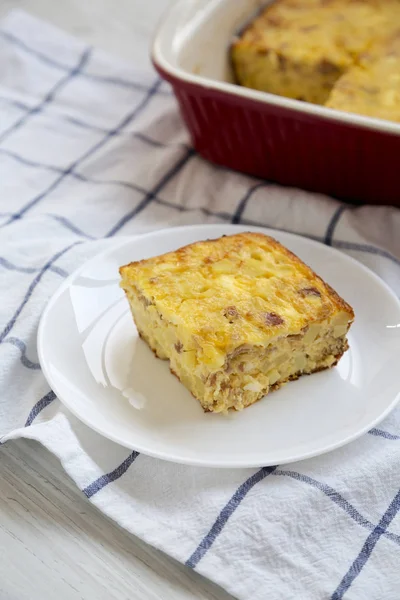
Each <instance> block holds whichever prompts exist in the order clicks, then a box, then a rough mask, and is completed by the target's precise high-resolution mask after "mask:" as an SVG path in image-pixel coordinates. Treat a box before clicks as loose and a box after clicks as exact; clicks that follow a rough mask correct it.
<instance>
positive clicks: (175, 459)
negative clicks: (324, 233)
mask: <svg viewBox="0 0 400 600" xmlns="http://www.w3.org/2000/svg"><path fill="white" fill-rule="evenodd" d="M226 227H227V228H229V229H232V230H234V229H237V230H238V231H242V232H244V231H260V232H262V233H265V235H270V236H271V237H274V234H275V235H276V233H278V234H283V235H284V236H288V237H290V238H296V239H298V238H300V239H302V240H305V241H306V242H307V243H308V244H311V245H312V246H315V247H316V248H318V247H320V246H323V247H325V248H326V249H328V250H329V252H330V253H333V254H334V255H337V256H340V258H341V259H342V260H343V259H344V260H345V261H349V262H350V263H353V265H355V266H356V267H357V268H360V269H361V270H362V271H364V272H365V274H366V275H367V276H368V277H372V279H374V280H375V282H376V283H377V284H378V285H379V286H380V287H381V288H383V290H384V291H385V292H386V293H388V294H389V295H390V296H391V297H392V300H394V301H395V302H396V304H397V306H398V308H399V311H400V299H399V298H398V297H397V296H396V294H395V292H394V291H393V290H392V289H391V287H390V286H389V285H388V284H387V283H386V281H384V280H383V279H381V278H380V277H379V275H377V274H376V273H375V272H374V271H372V270H371V269H370V268H369V267H367V266H366V265H364V264H363V263H361V262H360V261H358V260H357V259H355V258H353V257H351V256H348V255H347V254H345V253H344V252H341V251H340V250H338V249H336V248H333V247H332V246H327V245H326V244H324V243H323V242H319V241H317V240H314V239H312V238H308V237H307V236H306V235H301V234H297V233H293V232H290V231H285V230H280V229H272V228H270V227H262V226H257V225H240V224H233V223H210V224H205V223H202V224H191V225H180V226H175V227H166V228H164V229H160V228H158V229H155V230H152V231H148V232H145V233H137V234H132V235H131V236H123V237H120V238H117V239H115V244H113V245H111V246H109V247H108V248H105V249H104V250H101V251H100V252H98V253H96V254H95V255H94V256H92V257H91V258H89V259H87V260H85V261H84V262H83V263H82V264H81V265H80V266H79V267H78V268H77V269H75V271H73V272H72V273H71V274H70V275H69V276H68V277H67V278H66V279H65V280H64V281H63V282H62V283H61V284H60V285H59V286H58V288H57V289H56V290H55V292H54V293H53V294H52V296H51V297H50V299H49V300H48V302H47V304H46V306H45V308H44V310H43V312H42V315H41V317H40V321H39V326H38V331H37V351H38V360H39V364H40V366H41V369H42V373H43V375H44V377H45V379H46V381H47V383H48V384H49V386H50V388H51V389H52V390H53V391H54V393H55V394H56V396H57V398H58V399H59V401H60V402H61V404H62V405H63V406H64V407H65V408H67V409H68V410H69V411H70V412H71V413H72V414H73V415H74V416H75V417H76V418H77V419H78V420H79V421H80V422H82V423H83V424H84V425H85V426H87V427H89V428H90V429H91V430H92V431H95V432H96V433H98V434H99V435H101V436H103V437H105V438H106V439H109V440H110V441H112V442H114V443H116V444H118V445H120V446H122V447H125V448H128V449H130V450H134V451H137V452H139V453H140V454H143V455H145V456H149V457H151V458H155V459H159V460H164V461H167V462H172V463H175V464H182V465H187V466H194V467H205V468H218V469H221V468H223V469H240V468H242V469H243V468H260V467H265V466H272V465H275V464H279V465H284V464H290V463H295V462H300V461H303V460H307V459H309V458H315V457H316V456H322V455H324V454H327V453H329V452H332V451H334V450H337V449H339V448H341V447H344V446H346V445H348V444H349V443H351V442H353V441H355V440H357V439H358V438H360V437H362V436H363V435H365V434H366V433H368V431H370V429H373V428H374V427H376V425H378V424H379V423H381V422H382V421H383V420H384V419H385V418H386V417H387V416H388V415H389V414H390V413H391V412H392V411H393V410H394V408H395V407H396V405H397V404H398V403H399V401H400V390H399V392H398V393H397V395H396V396H395V397H394V398H393V400H392V401H391V402H390V404H389V405H388V406H387V407H386V409H385V410H384V411H383V412H382V413H381V414H380V415H379V416H378V417H377V418H376V419H374V420H373V421H372V422H371V423H369V424H368V425H366V426H365V427H363V428H361V429H360V430H358V431H356V432H354V433H352V434H350V435H348V436H346V437H345V438H343V439H341V440H338V441H337V442H334V443H332V444H328V445H327V446H326V447H324V448H323V449H318V450H313V451H309V452H303V453H302V454H300V455H299V454H296V455H295V456H290V457H287V458H285V459H283V460H280V461H274V462H270V461H267V462H265V461H260V462H258V461H251V462H248V461H246V460H244V461H242V462H241V461H240V460H236V461H235V462H234V463H229V462H226V461H220V462H219V461H213V462H212V463H211V462H209V461H208V460H207V459H196V458H190V457H189V458H185V457H182V456H180V455H178V456H176V455H175V454H173V453H168V454H167V453H162V452H153V451H152V450H151V449H148V448H147V447H146V446H143V445H142V446H141V445H140V444H139V446H138V445H136V444H133V443H130V442H128V441H125V442H122V441H121V440H120V439H118V436H116V435H114V434H112V433H108V432H106V431H104V430H103V429H102V428H101V427H97V426H96V425H93V423H91V422H90V419H87V418H86V417H85V416H82V415H81V414H80V413H79V411H77V410H75V409H74V408H71V406H70V404H69V402H68V400H65V399H63V397H62V395H60V394H59V393H58V391H57V387H58V386H57V384H55V385H54V379H53V377H52V375H51V373H50V372H49V369H48V368H47V364H46V363H47V361H46V358H45V356H44V355H45V351H44V343H43V336H44V329H45V324H46V319H47V315H48V313H49V311H50V310H51V309H52V308H53V306H54V304H55V303H56V301H57V300H58V298H59V296H60V295H61V294H62V293H63V291H64V290H65V289H67V288H68V287H69V286H70V285H71V283H72V282H73V281H74V280H75V279H76V278H77V277H78V276H79V275H80V273H81V272H82V271H83V270H84V269H86V268H87V267H89V266H90V265H91V263H94V262H95V261H97V260H99V259H101V257H102V256H105V255H107V254H109V253H110V252H113V251H115V250H117V249H118V248H121V247H123V246H124V245H127V244H129V243H130V242H133V241H134V240H137V239H142V238H143V237H152V236H157V235H158V234H160V233H164V232H165V233H171V234H173V233H174V232H179V231H187V230H199V231H202V230H205V231H206V230H207V231H212V230H216V231H218V230H221V228H226ZM220 235H221V234H219V236H220ZM222 235H223V234H222ZM201 239H205V238H200V237H199V240H198V241H201ZM208 239H211V238H208ZM191 243H193V242H191Z"/></svg>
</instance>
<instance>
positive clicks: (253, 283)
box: [120, 233, 354, 412]
mask: <svg viewBox="0 0 400 600" xmlns="http://www.w3.org/2000/svg"><path fill="white" fill-rule="evenodd" d="M120 274H121V278H122V281H121V286H122V288H123V289H124V290H125V293H126V296H127V299H128V301H129V304H130V308H131V312H132V315H133V318H134V321H135V323H136V327H137V329H138V332H139V334H140V336H141V337H142V338H143V339H144V340H145V341H146V342H147V343H148V345H149V346H150V348H151V349H152V350H153V351H154V352H155V354H156V355H157V356H158V357H159V358H161V359H168V360H169V361H170V368H171V371H172V372H173V373H174V374H175V375H176V376H177V377H178V378H179V379H180V381H181V382H182V383H183V384H184V385H185V386H186V387H187V388H188V389H189V390H190V392H191V393H192V394H193V396H194V397H195V398H197V399H198V400H199V402H200V403H201V405H202V407H203V409H204V410H205V411H212V412H226V411H228V410H229V409H232V408H233V409H236V410H241V409H243V408H245V407H246V406H249V405H250V404H253V403H254V402H256V401H257V400H259V399H260V398H262V397H263V396H265V395H266V394H268V393H269V392H270V391H272V390H275V389H277V388H279V387H280V386H281V385H282V384H284V383H286V382H287V381H289V380H291V379H297V378H298V377H299V376H300V375H302V374H309V373H313V372H315V371H320V370H322V369H327V368H330V367H332V366H334V365H335V364H337V362H338V360H339V359H340V357H341V356H342V354H343V353H344V352H345V350H346V349H347V348H348V344H347V339H346V334H347V331H348V329H349V327H350V325H351V323H352V321H353V319H354V313H353V310H352V308H351V307H350V306H349V305H348V304H347V303H346V302H345V301H344V300H342V298H340V297H339V296H338V294H337V293H336V292H335V291H334V290H333V289H332V288H330V287H329V286H328V285H327V284H326V283H324V281H323V280H322V279H321V278H320V277H318V276H317V275H316V274H315V273H314V272H313V271H312V270H311V269H310V268H309V267H308V266H307V265H305V264H304V263H303V262H302V261H301V260H300V259H299V258H297V257H296V256H295V255H294V254H292V253H291V252H290V251H289V250H287V249H286V248H285V247H284V246H282V245H281V244H280V243H279V242H277V241H276V240H274V239H273V238H271V237H268V236H266V235H263V234H259V233H240V234H237V235H232V236H224V237H221V238H219V239H216V240H208V241H203V242H197V243H195V244H191V245H189V246H185V247H183V248H180V249H179V250H176V251H174V252H170V253H168V254H164V255H162V256H156V257H154V258H150V259H147V260H142V261H139V262H134V263H131V264H129V265H126V266H124V267H121V269H120Z"/></svg>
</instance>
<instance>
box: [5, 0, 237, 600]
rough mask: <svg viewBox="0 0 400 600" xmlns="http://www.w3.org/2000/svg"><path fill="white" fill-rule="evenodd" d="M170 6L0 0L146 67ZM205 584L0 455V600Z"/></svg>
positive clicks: (131, 0) (198, 589) (221, 597)
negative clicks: (162, 17) (155, 34)
mask: <svg viewBox="0 0 400 600" xmlns="http://www.w3.org/2000/svg"><path fill="white" fill-rule="evenodd" d="M170 2H171V0H84V2H83V1H82V0H62V1H57V0H56V1H55V0H0V16H2V15H4V14H6V13H7V12H8V11H9V10H11V9H13V8H23V9H25V10H27V11H29V12H31V13H32V14H35V15H37V16H39V17H42V18H44V19H47V20H48V21H50V22H52V23H54V24H55V25H57V26H59V27H62V28H63V29H65V30H66V31H69V32H71V33H73V34H74V35H76V36H78V37H81V38H83V39H84V40H86V41H87V42H89V43H91V44H93V45H96V46H99V47H102V48H103V49H105V50H107V51H109V52H112V53H114V54H117V55H119V56H121V57H123V58H124V59H126V60H129V61H131V62H132V63H133V64H135V65H136V66H139V67H140V66H142V67H148V66H149V64H150V63H149V58H148V45H149V40H150V37H151V33H152V31H153V29H154V26H155V24H156V22H157V20H158V19H159V18H160V15H161V14H162V11H163V10H165V9H166V8H167V6H168V5H169V4H170ZM229 598H231V597H230V596H228V595H227V594H225V593H224V592H223V591H222V590H220V589H219V588H217V587H216V586H214V585H212V584H211V583H210V582H208V581H206V580H205V579H203V578H201V577H200V576H198V575H196V573H194V572H192V571H190V570H189V569H187V568H185V567H184V566H181V565H179V564H178V563H176V562H175V561H173V560H172V559H170V558H168V557H167V556H165V555H164V554H162V553H161V552H158V551H156V550H154V549H152V548H150V547H149V546H147V545H146V544H144V543H142V542H140V541H139V540H138V539H137V538H134V537H133V536H131V535H129V534H128V533H126V532H125V531H123V530H122V529H120V528H119V527H118V526H116V525H115V524H114V523H112V522H111V521H109V520H108V519H107V518H106V517H104V516H103V515H102V514H101V513H100V512H98V511H97V509H95V508H94V507H93V506H92V505H91V504H89V502H88V501H87V500H86V499H85V498H84V496H83V495H82V494H81V493H80V492H79V490H77V488H76V487H75V484H74V483H73V482H72V481H71V480H70V479H69V478H68V476H67V475H66V474H65V472H64V471H63V469H62V467H61V466H60V464H59V463H58V461H57V460H56V459H55V458H54V457H53V456H52V455H50V454H49V453H48V452H47V451H46V450H45V449H44V448H42V447H41V446H39V445H38V444H36V443H33V442H29V441H24V440H22V441H18V442H12V443H9V444H7V445H6V446H5V447H2V448H1V451H0V600H56V599H57V600H58V599H59V600H78V599H79V600H82V599H83V600H103V599H104V600H128V599H129V600H188V599H199V600H200V599H201V600H210V599H215V600H229Z"/></svg>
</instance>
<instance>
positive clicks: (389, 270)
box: [0, 12, 400, 600]
mask: <svg viewBox="0 0 400 600" xmlns="http://www.w3.org/2000/svg"><path fill="white" fill-rule="evenodd" d="M0 47H1V51H0V102H1V112H0V115H1V116H0V169H1V172H0V188H1V194H0V210H1V212H0V251H1V256H0V269H1V278H0V286H1V291H2V295H1V298H2V302H1V306H0V311H1V313H0V314H1V322H0V326H1V332H0V365H1V370H0V373H1V404H0V411H1V413H0V419H1V420H0V423H1V430H2V435H3V437H2V443H5V442H6V441H8V442H9V441H10V440H12V439H16V438H19V437H26V438H31V439H34V440H37V441H39V442H41V443H42V444H43V445H44V446H46V447H47V448H48V449H49V450H50V451H51V452H53V453H54V454H55V455H57V456H58V457H59V459H60V460H61V462H62V464H63V466H64V468H65V470H66V471H67V473H68V474H69V475H70V476H71V477H72V478H73V479H74V480H75V482H76V485H77V486H78V487H79V488H80V489H81V490H82V493H83V494H85V495H86V496H87V498H88V499H90V501H91V502H93V503H94V504H95V505H96V506H97V507H98V508H99V509H100V510H101V511H103V512H104V513H105V514H106V515H108V516H109V517H111V518H112V519H115V521H117V522H118V523H119V524H120V525H121V526H122V527H124V528H125V529H127V530H128V531H130V532H132V533H133V534H135V535H137V536H139V537H140V538H142V539H144V540H146V541H147V542H148V543H150V544H153V545H154V546H157V547H158V548H160V549H162V550H164V551H165V552H167V553H168V554H170V555H171V556H173V557H175V558H176V559H177V560H179V561H181V562H182V563H186V564H187V565H188V566H189V567H191V568H193V569H196V570H198V571H199V572H201V573H202V574H204V575H205V576H207V577H209V578H210V579H212V580H214V581H216V582H217V583H219V584H220V585H221V586H223V587H224V588H225V589H226V590H228V591H229V592H231V593H232V594H233V595H234V596H236V597H238V598H240V599H242V600H248V599H249V598H251V599H252V600H267V599H268V600H282V599H285V600H289V599H292V598H298V599H304V600H321V599H328V598H331V599H334V600H339V599H340V598H346V599H349V600H350V599H351V600H367V599H368V600H381V599H385V600H399V598H400V568H399V564H400V517H399V509H400V470H399V464H400V410H399V409H398V410H396V411H395V412H394V413H393V414H392V415H391V416H390V417H389V418H388V419H387V420H386V421H385V422H384V423H383V424H382V426H381V428H379V429H374V430H372V431H370V433H369V434H367V435H365V436H364V437H363V438H362V439H360V440H358V441H357V442H355V443H353V444H351V445H349V446H347V447H345V448H343V449H341V450H337V451H335V452H332V453H331V454H329V455H327V456H323V457H320V458H315V459H312V460H307V461H304V462H302V463H298V464H295V465H289V466H285V467H284V468H279V467H276V468H272V467H268V468H263V469H257V470H247V469H238V470H232V471H230V470H221V471H219V470H211V469H210V470H209V469H200V468H199V469H195V468H190V467H186V466H179V465H174V464H169V463H165V462H161V461H158V460H155V459H151V458H148V457H146V456H142V455H140V456H138V455H137V453H135V452H131V453H130V452H128V451H127V450H126V449H125V448H122V447H120V446H118V445H116V444H114V443H112V442H109V441H107V440H105V439H102V438H100V436H99V435H97V434H96V433H94V432H93V431H91V430H89V429H88V428H86V427H85V426H84V425H83V424H81V423H80V422H79V421H77V420H76V419H75V418H74V417H73V416H72V415H71V414H69V413H68V411H67V410H65V409H64V408H63V407H62V405H61V404H60V403H59V401H58V400H57V399H56V398H55V395H54V393H53V392H52V391H51V390H50V389H49V388H48V385H47V383H46V381H45V379H44V377H43V375H42V373H41V371H40V366H39V364H38V359H37V354H36V331H37V325H38V320H39V317H40V314H41V312H42V310H43V308H44V306H45V304H46V302H47V300H48V298H49V297H50V295H51V294H52V293H53V292H54V291H55V290H56V288H57V287H58V286H59V284H60V283H61V282H62V281H63V279H64V278H65V277H66V276H67V275H68V274H69V273H71V272H72V271H73V270H74V269H75V268H76V267H78V266H79V265H80V264H81V263H82V262H83V261H84V260H85V259H87V258H88V257H91V256H93V255H94V254H96V253H97V252H98V251H100V250H102V249H104V248H105V247H106V246H107V245H109V244H112V243H113V240H112V239H111V238H114V237H115V236H120V235H121V236H122V235H123V236H125V235H133V234H139V233H140V232H142V231H147V230H149V229H155V228H163V227H168V226H170V225H172V224H174V225H177V224H187V223H225V222H236V223H239V222H240V223H251V224H253V223H257V224H265V225H268V227H274V228H278V229H282V230H289V231H295V232H298V233H300V234H301V235H304V236H309V237H312V238H313V239H316V240H320V241H321V242H323V243H325V244H329V245H331V246H334V247H335V248H339V249H340V250H342V251H343V252H346V253H348V254H350V255H351V256H353V257H355V258H357V259H358V260H359V261H361V262H363V263H364V264H365V265H367V266H368V267H370V268H371V269H372V270H374V271H375V272H376V273H378V274H379V275H380V276H381V277H382V278H383V279H385V280H386V281H387V282H388V283H389V285H391V286H392V287H393V288H394V289H395V291H396V292H397V293H398V294H399V293H400V260H399V258H400V235H399V233H400V212H399V211H398V210H396V209H394V208H389V207H361V208H354V207H349V206H344V205H342V204H340V203H338V202H337V201H334V200H332V199H330V198H327V197H324V196H318V195H313V194H309V193H306V192H302V191H300V190H295V189H284V188H280V187H279V186H276V185H271V184H269V183H265V182H260V181H257V180H255V179H252V178H249V177H245V176H243V175H240V174H237V173H232V172H229V171H227V170H225V169H222V168H216V167H213V166H212V165H210V164H208V163H206V162H205V161H203V160H202V159H201V158H199V156H197V155H196V153H194V152H193V150H192V149H191V147H190V143H189V140H188V137H187V134H186V132H185V129H184V127H183V125H182V122H181V120H180V117H179V115H178V112H177V107H176V104H175V101H174V99H173V97H172V95H171V92H170V90H169V88H168V86H167V85H166V84H164V83H162V82H161V81H160V80H159V79H158V78H157V77H156V76H155V74H154V73H153V72H147V73H137V72H135V71H134V70H133V69H131V68H130V67H128V66H126V65H124V64H121V63H119V62H118V61H116V60H113V59H111V58H109V57H108V56H107V55H106V54H104V53H102V52H99V51H97V50H93V49H91V48H88V47H86V46H85V45H84V44H83V43H81V42H79V41H77V40H75V39H72V38H71V37H69V36H67V35H64V34H63V33H62V32H60V31H58V30H55V29H54V28H53V27H50V26H49V25H46V24H44V23H42V22H40V21H37V20H36V19H34V18H32V17H30V16H27V15H26V14H23V13H21V12H15V13H12V14H10V16H8V17H7V18H6V19H5V21H3V23H2V25H1V29H0ZM10 290H12V293H10Z"/></svg>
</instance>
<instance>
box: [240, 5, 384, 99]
mask: <svg viewBox="0 0 400 600" xmlns="http://www.w3.org/2000/svg"><path fill="white" fill-rule="evenodd" d="M395 4H396V2H394V1H393V0H382V1H381V0H352V1H351V2H350V1H349V0H276V1H275V2H272V3H271V4H269V5H268V6H267V8H266V9H265V10H264V11H263V12H262V13H261V15H260V16H259V17H257V18H256V19H255V20H254V21H253V22H252V23H251V24H250V26H249V27H248V28H247V29H246V30H245V31H244V33H243V34H242V35H241V36H240V38H239V39H238V40H237V41H236V42H235V43H234V44H233V46H232V50H231V56H232V62H233V67H234V71H235V74H236V78H237V82H238V83H239V84H241V85H243V86H245V87H249V88H253V89H256V90H261V91H265V92H270V93H273V94H278V95H280V96H287V97H288V98H295V99H298V100H305V101H307V102H313V103H316V104H324V103H325V102H326V101H327V99H328V96H329V93H330V91H331V89H332V87H333V86H334V84H335V83H336V81H337V80H338V79H339V77H341V76H342V75H343V73H344V72H345V71H347V69H348V68H349V67H350V66H352V65H353V64H354V60H355V59H356V57H357V56H358V55H359V54H360V53H362V52H364V51H365V50H367V49H368V47H369V44H370V43H371V41H372V40H374V39H375V38H376V36H377V35H380V33H381V32H382V31H383V30H385V28H387V23H388V18H390V8H391V7H392V6H394V5H395ZM392 18H393V17H392Z"/></svg>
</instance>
